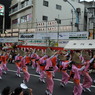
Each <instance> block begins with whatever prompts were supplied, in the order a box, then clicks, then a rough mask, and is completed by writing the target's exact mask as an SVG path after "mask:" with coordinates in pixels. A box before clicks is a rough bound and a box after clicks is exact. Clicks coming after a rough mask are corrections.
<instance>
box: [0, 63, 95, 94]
mask: <svg viewBox="0 0 95 95" xmlns="http://www.w3.org/2000/svg"><path fill="white" fill-rule="evenodd" d="M28 67H29V68H28V69H29V73H30V74H31V77H30V81H29V82H28V83H27V86H28V87H29V88H32V89H33V95H45V89H46V84H44V83H42V82H40V81H39V75H38V74H36V73H35V69H34V70H33V69H32V68H31V67H30V66H28ZM8 68H9V71H8V72H7V74H3V76H2V78H3V79H2V80H0V92H1V91H2V89H3V88H4V87H6V86H10V87H11V89H12V90H14V89H15V88H16V87H18V86H20V83H21V82H22V80H23V73H21V78H19V77H17V76H16V66H15V65H14V64H8ZM91 77H92V79H95V74H91ZM60 81H61V73H60V72H57V73H56V75H55V78H54V92H53V95H72V91H73V87H74V84H73V82H72V81H69V83H68V84H67V85H66V86H65V87H61V86H60ZM91 91H92V92H88V91H86V92H83V93H82V95H95V85H94V84H93V85H92V87H91Z"/></svg>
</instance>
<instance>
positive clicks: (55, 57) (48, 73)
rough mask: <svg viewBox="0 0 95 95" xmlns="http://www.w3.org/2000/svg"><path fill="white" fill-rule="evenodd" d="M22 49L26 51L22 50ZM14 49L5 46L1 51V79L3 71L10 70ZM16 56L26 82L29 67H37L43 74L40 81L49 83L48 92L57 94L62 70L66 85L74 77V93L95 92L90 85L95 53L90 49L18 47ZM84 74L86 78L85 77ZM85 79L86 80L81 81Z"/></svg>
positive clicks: (18, 72)
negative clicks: (9, 64)
mask: <svg viewBox="0 0 95 95" xmlns="http://www.w3.org/2000/svg"><path fill="white" fill-rule="evenodd" d="M21 51H22V52H21ZM10 52H11V50H6V52H5V51H4V50H2V51H1V52H0V79H2V74H3V73H4V74H7V71H8V68H7V63H8V60H9V58H10V57H9V56H10V55H11V53H10ZM15 52H16V56H15V58H14V59H12V60H13V61H12V62H14V63H15V65H16V67H17V72H16V76H17V77H22V76H21V72H23V74H24V77H23V80H22V82H23V84H24V85H26V83H28V82H29V80H30V73H29V72H28V67H29V66H31V69H35V70H36V73H38V74H39V81H40V82H43V83H46V91H45V93H46V95H53V89H54V80H53V79H54V77H55V74H56V73H57V72H60V73H61V74H62V79H61V82H60V85H61V86H62V87H65V86H66V85H67V84H68V82H69V81H73V83H74V89H73V91H72V93H73V95H82V93H83V91H86V90H88V91H89V92H91V90H90V87H91V85H92V83H93V81H94V80H92V78H91V76H90V75H89V70H90V66H91V65H92V64H93V66H94V65H95V63H94V60H95V55H93V56H92V57H91V56H90V55H89V53H88V51H86V50H83V51H82V52H80V51H69V52H68V51H66V50H55V51H54V50H51V49H50V48H47V49H46V50H39V49H37V50H36V49H27V50H26V49H24V50H21V49H17V50H15ZM81 76H83V78H81ZM80 80H82V83H80Z"/></svg>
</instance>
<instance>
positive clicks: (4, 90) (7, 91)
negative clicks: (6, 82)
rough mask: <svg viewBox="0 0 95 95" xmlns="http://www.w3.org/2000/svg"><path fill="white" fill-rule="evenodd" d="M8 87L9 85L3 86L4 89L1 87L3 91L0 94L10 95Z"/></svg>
mask: <svg viewBox="0 0 95 95" xmlns="http://www.w3.org/2000/svg"><path fill="white" fill-rule="evenodd" d="M10 91H11V90H10V87H9V86H7V87H5V88H4V89H3V91H2V95H10Z"/></svg>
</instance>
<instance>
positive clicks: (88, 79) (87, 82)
mask: <svg viewBox="0 0 95 95" xmlns="http://www.w3.org/2000/svg"><path fill="white" fill-rule="evenodd" d="M94 58H95V56H94V57H93V58H92V59H91V60H90V61H89V60H84V63H83V64H84V65H85V69H84V70H83V72H82V75H83V76H84V78H83V84H82V86H83V88H84V89H83V90H84V91H85V89H86V90H88V91H90V92H91V90H90V87H91V85H92V78H91V77H90V75H89V66H90V63H91V62H92V61H93V60H94Z"/></svg>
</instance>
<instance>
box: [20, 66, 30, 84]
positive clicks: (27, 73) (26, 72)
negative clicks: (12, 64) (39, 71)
mask: <svg viewBox="0 0 95 95" xmlns="http://www.w3.org/2000/svg"><path fill="white" fill-rule="evenodd" d="M22 71H23V73H24V79H23V83H24V84H25V83H26V82H29V79H30V74H29V72H28V67H27V66H24V67H22Z"/></svg>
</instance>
